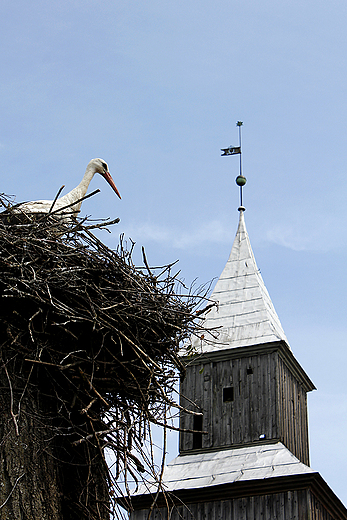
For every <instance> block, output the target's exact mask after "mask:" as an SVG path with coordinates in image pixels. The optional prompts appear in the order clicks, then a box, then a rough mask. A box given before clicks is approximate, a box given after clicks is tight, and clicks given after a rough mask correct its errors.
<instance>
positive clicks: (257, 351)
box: [181, 340, 316, 392]
mask: <svg viewBox="0 0 347 520" xmlns="http://www.w3.org/2000/svg"><path fill="white" fill-rule="evenodd" d="M273 352H278V355H279V356H280V358H281V359H282V360H283V362H284V363H285V364H286V365H287V367H288V368H289V370H290V371H291V373H292V374H293V375H294V376H295V377H296V379H297V380H298V381H299V382H300V383H301V384H302V386H303V388H304V389H305V390H306V392H311V391H312V390H316V387H315V385H314V384H313V382H312V381H311V379H310V378H309V376H308V375H307V374H306V372H305V371H304V369H303V368H302V366H301V365H300V363H299V362H298V361H297V359H296V358H295V356H294V354H293V352H292V350H291V349H290V347H289V346H288V344H287V343H286V342H285V341H283V340H281V341H272V342H271V343H260V344H258V345H252V346H246V347H234V348H225V349H223V350H216V351H213V352H202V353H201V354H197V355H196V356H193V357H183V358H181V360H182V361H183V363H184V364H185V365H186V366H188V365H203V364H205V363H211V362H217V361H226V360H230V359H237V358H240V357H251V356H257V355H261V354H271V353H273Z"/></svg>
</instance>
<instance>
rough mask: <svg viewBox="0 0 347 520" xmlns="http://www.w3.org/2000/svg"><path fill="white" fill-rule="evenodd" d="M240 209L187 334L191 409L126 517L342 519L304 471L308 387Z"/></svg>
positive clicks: (315, 478) (185, 399) (336, 504)
mask: <svg viewBox="0 0 347 520" xmlns="http://www.w3.org/2000/svg"><path fill="white" fill-rule="evenodd" d="M239 177H240V176H239ZM239 177H238V179H239ZM243 179H245V178H244V177H243ZM241 190H242V187H241ZM241 204H242V199H241ZM244 210H245V208H244V207H243V206H242V205H241V207H240V208H239V212H240V220H239V226H238V230H237V233H236V237H235V240H234V244H233V246H232V250H231V254H230V257H229V260H228V262H227V264H226V266H225V268H224V270H223V272H222V274H221V276H220V278H219V280H218V281H217V284H216V286H215V289H214V291H213V293H212V295H211V299H212V300H214V301H216V302H218V305H217V306H216V307H214V308H212V309H211V310H210V311H209V312H208V313H207V315H206V316H205V326H206V328H207V329H214V330H215V333H214V334H213V335H210V336H209V334H207V333H206V334H205V335H204V337H203V338H200V339H197V338H196V339H195V340H193V346H194V347H195V350H196V352H198V353H199V355H197V356H196V357H195V358H193V359H189V360H188V359H186V367H187V374H186V377H185V379H184V381H183V382H182V383H181V390H180V393H181V396H182V397H181V403H182V405H183V406H184V407H185V408H186V409H191V410H193V411H195V412H196V411H198V412H200V413H201V415H192V414H187V413H183V414H182V415H181V418H180V428H181V429H182V431H181V432H180V439H179V455H178V457H176V458H175V459H174V460H173V461H172V462H171V463H170V464H168V466H166V468H165V471H164V474H163V482H162V487H161V489H162V490H164V491H165V493H163V492H160V493H159V496H158V497H157V502H156V504H155V506H154V507H153V506H152V504H153V499H154V497H155V496H156V494H157V490H158V485H156V484H153V486H151V485H150V484H149V485H147V486H141V488H140V490H139V491H138V492H137V493H136V494H134V495H133V497H132V505H133V508H134V510H133V511H132V512H131V513H130V519H131V520H147V519H148V518H149V512H150V511H151V514H150V518H151V519H152V520H159V519H165V520H169V519H170V520H181V519H184V520H272V519H276V520H292V519H293V520H294V519H295V520H347V509H346V508H345V507H344V505H343V504H342V503H341V501H340V500H339V499H338V497H337V496H336V495H335V494H334V492H333V491H332V490H331V489H330V487H329V486H328V484H327V483H326V482H325V481H324V480H323V478H322V477H321V476H320V474H319V473H317V472H316V471H314V470H313V469H311V468H310V461H309V438H308V422H307V392H310V391H311V390H313V389H315V387H314V385H313V383H312V381H311V380H310V379H309V377H308V376H307V374H306V373H305V371H304V370H303V368H302V367H301V366H300V364H299V363H298V361H297V360H296V359H295V357H294V355H293V353H292V351H291V348H290V347H289V344H288V341H287V338H286V336H285V333H284V331H283V329H282V326H281V323H280V321H279V318H278V316H277V314H276V311H275V309H274V306H273V304H272V302H271V299H270V296H269V294H268V292H267V290H266V287H265V285H264V282H263V280H262V277H261V275H260V272H259V270H258V268H257V265H256V262H255V258H254V255H253V252H252V249H251V245H250V241H249V238H248V234H247V231H246V226H245V220H244ZM187 430H194V431H195V432H194V433H192V432H191V431H190V432H189V431H187Z"/></svg>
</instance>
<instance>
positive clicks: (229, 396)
mask: <svg viewBox="0 0 347 520" xmlns="http://www.w3.org/2000/svg"><path fill="white" fill-rule="evenodd" d="M233 400H234V387H233V386H227V387H225V388H223V403H231V402H232V401H233Z"/></svg>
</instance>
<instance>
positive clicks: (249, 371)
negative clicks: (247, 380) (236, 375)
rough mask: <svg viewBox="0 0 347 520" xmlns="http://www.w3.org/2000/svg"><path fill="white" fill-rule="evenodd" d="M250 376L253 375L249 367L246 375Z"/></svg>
mask: <svg viewBox="0 0 347 520" xmlns="http://www.w3.org/2000/svg"><path fill="white" fill-rule="evenodd" d="M251 374H253V368H252V367H249V368H247V375H248V376H250V375H251Z"/></svg>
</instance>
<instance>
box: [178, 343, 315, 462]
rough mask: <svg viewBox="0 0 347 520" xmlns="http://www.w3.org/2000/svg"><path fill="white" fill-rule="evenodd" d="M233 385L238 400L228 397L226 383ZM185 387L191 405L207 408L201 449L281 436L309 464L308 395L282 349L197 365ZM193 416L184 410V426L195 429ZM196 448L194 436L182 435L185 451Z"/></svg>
mask: <svg viewBox="0 0 347 520" xmlns="http://www.w3.org/2000/svg"><path fill="white" fill-rule="evenodd" d="M228 387H233V394H234V399H233V401H228V402H223V388H228ZM181 392H182V394H183V395H187V396H188V397H189V399H191V400H192V401H193V402H195V403H196V405H197V407H194V406H193V405H192V404H191V403H189V401H187V400H186V399H184V398H182V399H181V404H182V405H183V406H185V407H187V408H188V409H191V410H195V411H199V410H201V411H202V412H203V430H204V431H207V432H208V434H207V435H203V436H202V445H201V447H202V448H218V447H225V446H232V445H239V444H248V443H250V442H254V441H258V440H259V437H260V435H265V439H266V440H271V439H280V440H281V441H282V442H283V443H284V444H285V445H286V446H287V447H288V449H289V450H290V451H291V452H292V453H293V454H294V455H295V456H296V457H298V459H299V460H301V461H302V462H303V463H304V464H307V465H309V437H308V419H307V395H306V391H305V390H304V388H303V387H302V385H301V383H300V382H299V381H298V380H297V379H296V377H295V376H294V375H293V374H292V372H291V371H290V370H289V368H288V367H287V365H286V364H285V363H284V361H283V359H282V358H281V357H280V356H279V354H278V352H277V351H274V352H270V353H264V354H258V355H255V356H248V357H241V358H236V359H229V360H225V361H218V362H213V361H211V362H208V363H204V364H201V365H198V364H197V365H192V366H190V367H188V368H187V375H186V378H185V380H184V381H183V383H182V385H181ZM193 424H194V421H193V416H191V415H189V414H186V413H182V414H181V427H182V428H183V429H193ZM192 448H193V435H192V434H191V433H181V434H180V451H181V452H182V451H183V452H184V451H187V450H191V449H192Z"/></svg>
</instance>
